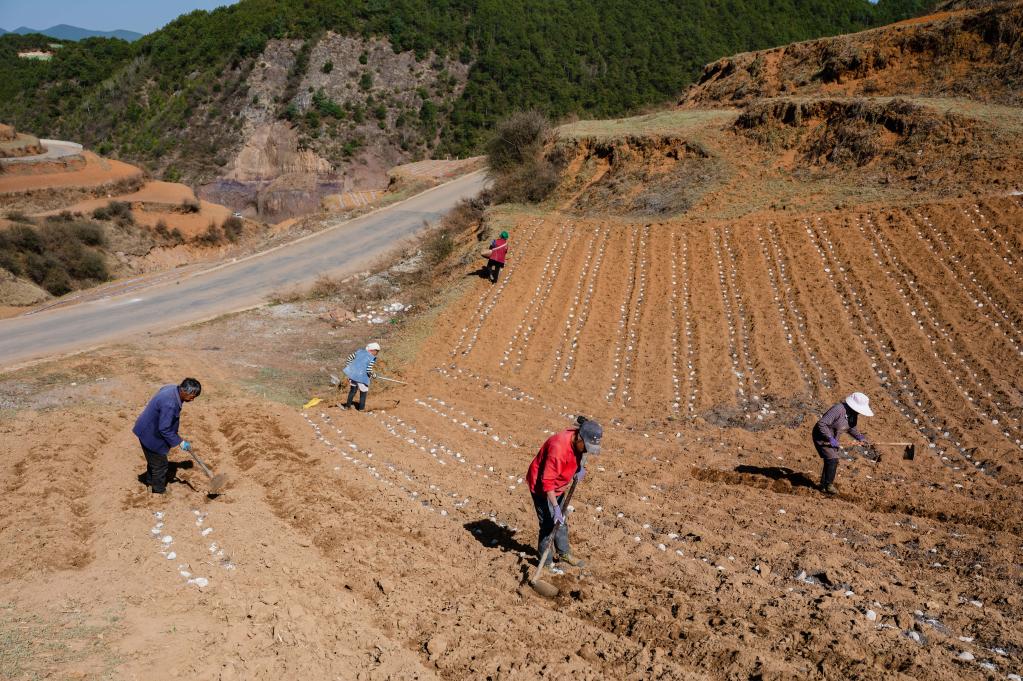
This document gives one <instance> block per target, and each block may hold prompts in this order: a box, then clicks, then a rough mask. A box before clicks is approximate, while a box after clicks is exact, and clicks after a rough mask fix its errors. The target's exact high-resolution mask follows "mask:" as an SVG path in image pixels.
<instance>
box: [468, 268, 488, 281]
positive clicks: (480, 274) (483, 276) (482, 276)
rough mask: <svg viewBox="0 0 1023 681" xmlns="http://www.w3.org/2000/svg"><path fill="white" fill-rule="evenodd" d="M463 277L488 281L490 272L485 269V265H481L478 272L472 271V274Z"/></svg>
mask: <svg viewBox="0 0 1023 681" xmlns="http://www.w3.org/2000/svg"><path fill="white" fill-rule="evenodd" d="M465 276H467V277H479V278H480V279H489V278H490V271H489V269H488V268H487V266H486V265H483V266H482V267H480V268H479V269H478V270H473V271H472V272H469V273H467V274H466V275H465Z"/></svg>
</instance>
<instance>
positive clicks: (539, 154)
mask: <svg viewBox="0 0 1023 681" xmlns="http://www.w3.org/2000/svg"><path fill="white" fill-rule="evenodd" d="M552 142H554V137H553V132H552V130H551V126H550V122H549V121H548V120H547V117H546V116H544V115H543V114H542V113H540V112H538V111H523V112H519V113H516V114H514V115H512V116H511V117H509V118H507V119H506V120H504V121H502V122H501V123H499V124H498V126H497V128H496V130H495V131H494V136H493V137H492V138H491V140H490V142H489V143H488V144H487V160H488V164H489V166H490V175H491V179H492V180H493V184H492V189H491V191H492V194H493V200H494V202H495V203H505V202H518V203H537V202H540V201H543V200H544V199H546V198H547V197H548V196H550V195H551V193H552V192H553V191H554V189H555V188H556V187H557V186H558V182H559V181H560V178H561V171H562V169H563V167H564V165H565V163H566V161H567V155H566V154H565V153H563V151H564V150H562V149H561V148H560V147H559V146H557V145H554V146H553V148H552V152H551V155H550V156H545V155H544V149H545V147H547V145H548V144H551V143H552Z"/></svg>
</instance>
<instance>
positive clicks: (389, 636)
mask: <svg viewBox="0 0 1023 681" xmlns="http://www.w3.org/2000/svg"><path fill="white" fill-rule="evenodd" d="M1021 224H1023V203H1021V201H1020V200H1019V197H1006V198H988V199H983V200H967V201H960V200H956V201H946V202H933V203H928V204H923V205H920V206H917V207H910V208H878V209H872V210H865V211H854V212H850V213H846V214H835V213H833V212H829V213H825V214H805V215H789V216H775V217H774V219H772V220H765V221H756V220H753V221H742V222H735V223H717V222H712V223H711V222H696V221H689V220H685V219H681V220H673V221H667V222H659V223H638V224H637V223H629V222H623V221H615V220H584V219H580V218H577V217H569V216H562V215H559V214H557V213H552V214H548V215H545V216H543V217H536V216H524V217H521V218H518V219H516V221H515V224H514V226H513V227H512V229H511V231H512V242H511V243H512V250H511V252H510V254H509V265H508V267H507V268H506V269H505V271H504V272H503V278H502V279H501V281H500V283H499V284H498V285H497V286H494V287H492V286H490V285H487V284H482V283H480V284H475V283H473V284H471V285H467V286H463V287H462V293H460V294H459V296H458V297H457V298H456V299H455V300H454V301H453V304H451V305H449V306H448V307H447V308H446V309H445V310H444V311H443V312H442V313H441V315H440V317H438V318H437V319H436V320H434V321H430V320H429V319H428V318H426V319H424V320H422V321H420V322H417V324H418V325H424V324H425V325H427V326H425V327H424V328H421V329H420V330H418V331H412V328H413V327H410V331H411V333H412V335H420V334H422V333H423V331H426V333H428V339H427V340H426V341H425V344H424V345H422V346H421V348H420V350H419V351H418V354H417V356H416V358H415V360H414V361H409V362H408V363H407V364H406V363H402V364H398V365H396V366H394V367H392V368H391V371H392V372H393V371H397V372H398V376H400V377H401V378H402V379H403V380H406V381H408V382H409V383H410V385H409V386H407V387H397V388H395V387H386V388H384V387H381V388H379V389H378V388H375V389H374V391H372V392H371V395H370V406H371V408H372V410H371V411H369V412H367V413H365V414H358V413H347V412H343V411H340V410H337V409H336V408H334V407H333V406H331V405H332V400H331V399H330V397H331V396H330V394H329V391H328V392H326V393H325V392H323V391H322V388H316V387H315V385H317V384H318V385H319V386H323V385H324V384H323V380H324V379H323V378H322V377H323V376H324V374H323V373H322V371H321V370H320V368H319V367H321V366H329V367H335V366H336V362H337V358H338V357H339V356H342V355H343V354H345V353H347V352H348V351H349V350H350V348H351V347H357V346H358V344H360V343H363V342H365V341H364V340H360V339H359V337H357V336H352V335H351V334H353V333H361V334H363V336H362V338H365V334H366V333H370V332H372V329H365V328H364V327H362V326H352V327H351V329H348V328H346V327H342V328H341V329H340V331H338V330H337V329H334V330H331V331H330V332H329V334H328V333H327V332H326V329H327V327H326V326H324V324H323V322H321V321H319V319H318V318H317V310H316V309H315V307H314V306H315V304H309V305H312V306H313V307H309V308H303V307H301V306H299V307H295V306H278V307H271V308H267V309H265V310H260V311H256V312H252V313H247V314H246V315H241V316H235V317H231V318H227V319H224V320H220V321H217V322H213V323H210V324H205V325H200V326H198V327H195V328H193V329H190V330H187V331H183V332H179V333H177V334H173V335H170V336H163V337H159V338H154V339H152V340H149V341H144V342H143V343H142V344H141V345H139V346H132V347H125V348H113V349H110V350H105V351H102V352H100V353H99V354H98V355H92V356H90V355H86V356H82V357H79V358H75V359H72V360H69V361H65V362H62V363H58V364H53V365H51V366H49V367H43V368H41V369H35V370H30V371H23V372H20V373H19V374H15V375H12V376H8V377H7V378H6V379H5V380H4V382H3V393H4V394H6V395H9V397H8V398H6V400H5V402H3V403H0V441H2V442H3V445H4V450H5V451H8V452H10V455H9V456H8V457H5V458H3V459H2V464H0V465H2V466H3V468H2V471H3V473H2V476H0V479H2V480H3V484H4V489H5V495H4V498H3V500H2V501H0V508H3V513H2V514H0V517H2V518H3V522H2V523H0V543H2V545H3V546H5V547H8V548H9V549H11V550H9V551H5V552H4V554H3V555H4V556H5V558H4V559H0V574H2V575H3V576H4V585H3V586H2V587H0V604H2V603H6V604H8V605H6V606H4V607H5V608H6V610H2V611H0V613H6V614H0V633H3V634H4V635H6V636H8V638H9V639H10V640H21V639H18V638H17V637H19V636H20V637H22V638H24V637H27V636H29V635H30V634H31V635H33V636H35V637H36V638H40V639H41V640H47V637H53V638H59V640H62V641H64V642H65V643H66V644H68V645H69V650H70V651H73V652H67V651H64V652H54V651H53V650H51V651H50V652H48V653H47V652H44V651H43V650H41V649H37V650H36V651H35V652H34V653H29V652H23V654H21V656H20V657H18V658H12V659H17V660H19V662H18V664H20V665H21V667H19V668H18V673H17V674H14V673H12V672H10V671H9V670H5V671H6V672H7V673H8V674H10V675H11V677H12V678H26V675H27V674H28V673H29V672H28V670H36V671H39V670H42V669H49V670H51V671H53V672H55V673H57V674H58V675H61V676H74V675H75V674H76V673H78V674H82V675H85V677H87V678H91V676H90V675H92V676H99V675H100V674H101V673H107V674H109V675H112V676H114V677H116V678H132V677H133V676H134V675H136V674H144V673H146V672H145V670H147V669H151V665H152V664H154V663H155V664H157V665H158V667H159V668H160V669H161V670H162V672H161V673H160V674H157V675H156V676H153V675H152V674H151V673H150V674H149V678H170V677H172V676H190V677H194V678H214V679H216V678H253V679H259V678H283V677H289V678H290V677H294V676H296V675H298V676H305V677H324V676H329V675H333V676H339V677H340V678H367V679H375V678H379V679H387V678H390V679H406V678H450V679H475V678H485V677H487V676H489V677H491V678H554V677H562V676H564V675H566V674H567V675H572V676H573V677H580V678H589V679H602V678H634V679H641V678H642V679H646V678H665V679H669V678H670V679H674V678H715V679H717V678H749V677H755V676H757V675H760V676H761V678H779V679H780V678H793V677H815V678H850V677H853V676H856V677H859V678H934V679H961V678H968V679H972V678H976V679H981V678H990V674H992V673H995V674H1001V676H1003V677H1004V676H1005V675H1006V674H1008V673H1017V672H1018V671H1019V670H1020V669H1021V668H1023V655H1021V653H1020V651H1021V650H1023V635H1021V634H1020V630H1019V628H1018V627H1017V626H1016V623H1018V621H1019V619H1020V617H1021V615H1023V601H1021V599H1020V597H1019V585H1020V583H1021V580H1023V573H1021V568H1020V566H1019V565H1018V560H1017V558H1018V551H1019V546H1020V536H1021V533H1023V525H1021V524H1020V521H1019V518H1020V511H1021V510H1023V509H1021V507H1020V501H1019V496H1018V494H1016V492H1015V489H1016V487H1017V486H1018V484H1019V482H1020V479H1021V477H1020V475H1021V472H1023V461H1021V457H1023V454H1021V452H1023V449H1021V442H1023V440H1021V438H1023V430H1021V429H1020V426H1019V423H1020V415H1021V412H1023V396H1021V394H1020V393H1019V390H1018V386H1019V382H1020V378H1021V375H1020V371H1021V370H1020V367H1021V366H1023V362H1019V361H1016V362H1013V361H1011V360H1010V361H1006V360H1008V359H1009V358H1010V357H1019V356H1023V355H1021V353H1023V345H1021V344H1023V300H1021V298H1020V297H1019V294H1018V292H1017V291H1016V290H1014V289H1013V288H1012V287H1009V286H1007V285H1006V282H1007V281H1009V277H1010V273H1011V272H1012V271H1013V268H1014V267H1016V265H1017V263H1018V259H1019V258H1023V233H1021V232H1020V225H1021ZM978 302H981V303H983V306H978ZM334 334H340V335H334ZM395 343H396V344H397V345H395ZM400 345H401V341H400V339H399V340H396V341H385V352H384V354H383V355H382V359H383V360H384V361H387V360H388V359H390V358H389V357H388V351H389V350H391V348H392V347H393V348H395V349H394V352H398V349H397V348H398V346H400ZM157 357H161V358H162V359H156V358H157ZM392 361H393V360H392ZM690 366H692V369H690ZM335 370H336V369H335ZM183 374H193V375H196V376H199V377H200V378H201V380H203V381H204V384H205V386H206V390H205V391H204V394H203V395H202V397H201V398H200V399H199V400H198V401H196V402H194V403H192V404H190V405H188V406H187V407H186V409H185V412H184V416H183V423H182V431H183V432H185V433H188V434H189V436H190V437H191V438H192V439H193V440H194V441H195V442H196V443H197V445H198V446H199V447H200V453H201V455H205V458H206V460H207V461H208V462H209V463H210V464H211V465H212V466H213V467H214V468H215V469H216V470H218V471H226V472H227V473H229V475H230V476H231V479H232V483H231V487H230V488H229V490H228V492H227V493H226V494H225V495H224V496H222V497H220V498H218V499H215V500H209V499H206V498H205V497H204V496H203V495H202V494H201V491H202V489H203V481H202V478H201V477H200V475H199V474H198V472H197V471H196V470H194V469H190V468H187V467H182V468H179V473H178V477H179V478H180V479H181V480H182V481H183V482H179V483H176V484H172V485H171V488H172V494H171V496H170V497H169V498H167V499H160V500H153V499H150V498H149V497H148V496H147V495H146V494H145V493H144V491H143V488H142V487H141V486H140V485H139V484H138V483H137V482H136V481H135V479H134V476H135V475H136V474H137V472H138V471H139V470H141V467H140V465H139V462H140V461H141V458H140V457H139V456H138V455H137V453H136V452H135V450H136V448H137V444H136V443H135V442H134V439H133V437H132V436H131V434H130V426H131V423H132V419H133V418H134V417H135V414H136V412H137V411H138V410H139V409H140V408H141V406H142V404H143V403H144V401H145V400H146V398H147V397H148V396H149V393H150V391H151V390H152V389H153V387H154V386H155V385H157V384H158V383H159V382H160V381H162V380H166V378H167V377H177V376H179V375H183ZM392 375H393V374H392ZM317 376H319V377H320V378H317ZM75 384H76V385H75ZM285 387H287V390H291V391H293V392H285V393H281V392H280V391H281V390H282V389H285ZM852 389H862V390H864V391H865V392H867V393H868V394H869V395H870V396H871V400H872V404H873V405H874V409H875V410H876V412H877V416H876V417H875V418H873V419H865V423H864V424H863V426H862V427H863V429H864V430H865V431H866V432H867V433H868V434H869V435H871V436H872V437H873V438H874V439H875V440H887V439H904V438H905V439H909V440H913V441H916V442H917V443H919V448H918V452H919V453H918V456H917V459H916V460H915V461H912V462H908V461H902V460H901V457H900V456H899V454H900V453H899V452H898V451H897V450H895V449H890V450H884V457H883V458H882V460H881V462H880V463H874V462H872V461H870V460H869V459H868V458H867V457H865V456H864V454H863V452H861V451H860V450H859V449H858V448H855V447H849V448H847V450H846V453H847V457H848V458H847V459H846V460H845V461H843V462H842V463H841V465H840V469H839V479H838V484H839V486H840V487H841V490H842V493H841V495H840V496H839V498H837V499H825V498H822V497H821V496H820V494H819V493H818V492H816V491H815V490H814V489H812V484H813V482H814V481H815V479H816V477H817V471H818V468H819V459H818V458H817V456H816V454H815V453H814V452H813V450H812V448H811V447H810V446H809V442H808V437H809V429H810V427H811V425H812V423H813V420H814V418H815V415H816V414H817V413H818V412H819V411H820V410H821V409H823V408H825V407H827V406H828V405H829V404H831V403H833V402H834V401H836V400H837V399H839V398H841V397H842V396H843V395H844V394H846V393H847V392H849V391H851V390H852ZM310 391H312V392H310ZM310 394H319V395H320V396H321V397H327V398H328V401H327V402H325V403H323V404H321V405H319V406H318V407H316V408H313V409H311V410H307V411H303V410H301V409H299V408H296V407H294V406H288V405H296V404H300V403H301V402H302V401H303V400H304V399H306V398H307V397H308V396H309V395H310ZM265 395H266V396H269V397H270V398H271V400H270V401H268V400H267V399H265V398H264V396H265ZM690 405H692V410H691V411H690V409H689V406H690ZM579 412H582V413H586V414H588V415H590V416H592V417H595V418H598V419H599V420H600V421H602V422H603V423H604V424H605V427H606V438H605V444H604V454H603V455H602V456H601V457H600V458H599V459H595V460H594V461H593V462H591V465H590V474H589V475H588V476H587V478H586V480H585V482H584V484H583V485H582V486H581V488H580V491H579V494H578V495H577V498H576V500H574V502H573V505H574V508H575V512H574V514H572V538H573V545H574V546H575V547H576V550H577V551H579V552H580V553H582V554H584V555H585V556H586V557H587V558H588V559H589V560H590V561H591V562H590V566H589V567H586V568H583V569H569V570H568V571H567V572H566V574H565V575H564V576H561V577H552V579H553V581H554V582H555V583H557V584H558V585H559V586H560V587H561V588H562V595H560V596H559V597H558V598H557V599H556V600H554V601H545V600H543V599H540V598H539V597H537V596H535V595H533V594H532V593H530V592H528V591H526V592H520V588H519V587H520V585H521V583H522V579H523V578H524V576H525V575H527V574H528V573H529V571H530V569H531V567H530V561H531V560H533V555H534V554H533V549H532V544H533V542H534V541H535V529H534V524H535V519H534V517H533V511H532V508H531V506H530V502H529V499H528V495H527V494H526V490H525V489H524V487H523V484H522V482H521V479H522V476H523V474H524V472H525V469H526V466H527V465H528V463H529V459H530V458H531V456H532V454H533V453H534V451H535V449H536V448H537V446H538V445H539V444H540V443H541V442H542V441H543V438H544V437H545V436H546V434H548V433H550V432H554V431H556V430H557V429H559V428H563V427H565V425H566V424H567V423H568V422H569V419H570V418H571V415H573V414H575V413H579ZM83 432H87V433H88V437H86V438H83V437H82V433H83ZM930 443H933V447H932V446H930ZM174 458H175V460H178V461H180V460H181V457H180V456H175V457H174ZM186 463H187V462H186ZM190 486H191V487H193V488H194V490H193V489H190V488H189V487H190ZM156 512H160V513H162V514H163V516H162V517H161V518H157V517H155V516H154V513H156ZM197 513H198V514H199V515H196V514H197ZM160 522H162V523H163V525H158V524H157V523H160ZM209 528H213V529H212V533H208V534H207V535H203V534H202V532H204V531H206V530H207V529H209ZM151 530H153V531H155V535H157V536H159V537H167V536H170V537H171V540H170V543H169V544H166V545H164V544H162V543H161V542H160V540H159V539H158V538H157V536H154V535H153V534H152V533H151ZM171 551H173V552H174V558H173V559H168V558H167V556H168V555H170V552H171ZM221 552H222V553H221ZM184 573H187V576H186V575H185V574H184ZM197 577H203V578H205V579H207V580H209V583H208V585H207V586H202V587H200V586H197V585H196V584H195V583H189V582H188V580H189V579H195V578H197ZM126 585H131V586H126ZM68 613H70V614H71V615H75V614H76V613H77V614H78V615H77V616H81V617H82V618H83V619H82V621H81V622H79V624H78V626H77V627H71V626H70V624H69V621H68V619H67V618H68V617H70V616H71V615H69V614H68ZM58 632H62V633H58ZM95 632H102V633H103V634H104V639H103V640H104V641H105V643H103V644H100V645H95V644H87V642H88V641H94V640H96V639H95ZM144 647H145V648H146V649H151V650H152V651H153V652H152V657H144V656H141V655H138V654H137V653H138V652H139V651H141V650H142V649H143V648H144ZM19 650H21V648H19ZM965 653H969V654H970V656H972V657H969V656H967V655H965ZM154 661H155V662H154ZM991 665H993V669H994V670H995V671H994V672H992V671H991V668H992V667H991Z"/></svg>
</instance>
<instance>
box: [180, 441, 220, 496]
mask: <svg viewBox="0 0 1023 681" xmlns="http://www.w3.org/2000/svg"><path fill="white" fill-rule="evenodd" d="M188 453H189V454H191V455H192V458H193V459H195V462H196V463H197V464H199V468H201V469H202V472H203V473H205V474H206V477H207V478H209V479H210V486H209V494H219V493H220V490H222V489H223V488H224V485H225V484H226V483H227V475H226V474H224V473H220V474H218V475H214V474H213V471H211V470H210V468H209V466H207V465H206V464H204V463H203V462H202V459H200V458H199V457H198V456H196V454H195V452H193V451H191V450H189V452H188Z"/></svg>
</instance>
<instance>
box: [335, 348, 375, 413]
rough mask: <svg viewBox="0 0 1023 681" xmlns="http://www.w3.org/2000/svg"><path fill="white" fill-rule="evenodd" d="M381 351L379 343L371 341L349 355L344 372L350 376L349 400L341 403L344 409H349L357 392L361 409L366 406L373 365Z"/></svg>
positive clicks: (358, 407)
mask: <svg viewBox="0 0 1023 681" xmlns="http://www.w3.org/2000/svg"><path fill="white" fill-rule="evenodd" d="M378 352H380V344H379V343H370V344H369V345H367V346H366V347H365V348H362V349H359V350H356V351H355V352H353V353H352V354H350V355H348V359H347V360H346V364H345V368H344V372H345V376H347V377H348V381H349V386H350V387H349V388H348V401H347V402H345V403H344V404H343V405H341V408H342V409H348V408H349V407H351V406H352V402H353V401H354V400H355V394H356V393H358V394H359V405H358V406H357V407H356V409H358V410H359V411H362V410H364V409H365V408H366V393H368V392H369V382H370V380H372V378H373V365H374V364H375V363H376V361H377V353H378Z"/></svg>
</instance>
